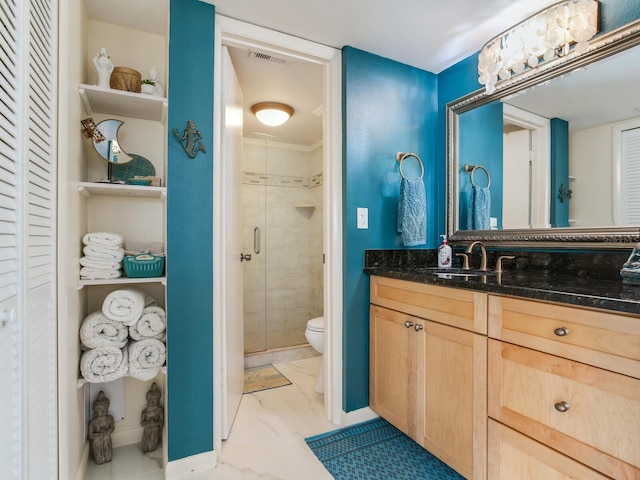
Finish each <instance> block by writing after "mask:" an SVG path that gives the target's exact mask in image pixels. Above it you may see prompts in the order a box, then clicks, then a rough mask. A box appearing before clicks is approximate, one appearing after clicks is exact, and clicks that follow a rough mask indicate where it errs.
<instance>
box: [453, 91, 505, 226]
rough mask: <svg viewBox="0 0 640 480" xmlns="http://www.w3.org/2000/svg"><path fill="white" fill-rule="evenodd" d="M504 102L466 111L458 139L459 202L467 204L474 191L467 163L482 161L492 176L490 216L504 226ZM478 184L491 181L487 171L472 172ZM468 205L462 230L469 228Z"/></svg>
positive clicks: (461, 212) (463, 210)
mask: <svg viewBox="0 0 640 480" xmlns="http://www.w3.org/2000/svg"><path fill="white" fill-rule="evenodd" d="M502 117H503V114H502V102H491V103H487V104H486V105H483V106H482V107H480V108H475V109H473V110H470V111H468V112H465V113H463V114H462V115H460V117H459V126H460V131H461V132H464V133H465V135H464V136H462V135H461V138H460V139H459V141H458V148H459V159H458V164H459V166H460V168H459V169H458V205H464V206H465V207H468V205H469V196H470V195H471V187H472V183H471V175H470V174H469V173H467V172H465V171H464V165H465V164H467V163H468V164H471V165H482V166H483V167H484V168H486V169H487V172H488V175H489V178H490V179H491V183H490V187H489V191H490V192H491V213H490V215H491V217H494V218H496V219H497V220H498V227H499V228H500V227H502V159H503V158H504V155H503V141H502V124H503V122H504V120H503V118H502ZM473 180H474V182H475V183H476V185H479V186H481V187H486V186H487V185H488V184H489V179H488V178H487V174H486V173H485V172H484V171H482V170H476V172H474V173H473ZM468 219H469V209H468V208H462V209H460V224H459V225H458V228H459V229H460V230H467V228H468V225H467V221H468Z"/></svg>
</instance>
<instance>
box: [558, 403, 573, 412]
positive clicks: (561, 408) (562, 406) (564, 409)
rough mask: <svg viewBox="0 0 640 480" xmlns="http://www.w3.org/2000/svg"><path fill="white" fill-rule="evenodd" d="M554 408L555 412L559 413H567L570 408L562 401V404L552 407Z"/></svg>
mask: <svg viewBox="0 0 640 480" xmlns="http://www.w3.org/2000/svg"><path fill="white" fill-rule="evenodd" d="M554 407H556V410H557V411H559V412H562V413H564V412H568V411H569V409H570V408H571V405H569V404H568V403H567V402H565V401H562V402H558V403H556V404H555V405H554Z"/></svg>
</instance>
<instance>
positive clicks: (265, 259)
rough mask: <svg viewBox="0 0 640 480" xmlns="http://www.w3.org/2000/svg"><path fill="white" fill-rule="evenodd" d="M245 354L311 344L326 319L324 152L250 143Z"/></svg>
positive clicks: (246, 149) (245, 192)
mask: <svg viewBox="0 0 640 480" xmlns="http://www.w3.org/2000/svg"><path fill="white" fill-rule="evenodd" d="M242 170H243V180H242V198H243V211H244V213H243V215H244V235H243V252H249V253H251V257H252V258H251V261H248V262H243V264H244V267H243V269H244V271H243V275H244V292H243V297H244V351H245V354H246V353H255V352H262V351H267V350H274V349H281V348H286V347H293V346H297V345H302V344H305V343H307V341H306V339H305V336H304V332H305V329H306V324H307V321H308V320H309V319H310V318H314V317H318V316H321V315H322V314H323V245H322V238H323V235H322V226H323V225H322V216H323V212H322V198H323V189H322V147H321V146H318V147H315V148H310V147H301V146H296V145H292V144H283V143H277V142H275V141H274V140H272V139H269V138H268V137H264V138H263V139H250V138H245V140H244V145H243V169H242Z"/></svg>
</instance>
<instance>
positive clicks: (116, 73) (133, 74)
mask: <svg viewBox="0 0 640 480" xmlns="http://www.w3.org/2000/svg"><path fill="white" fill-rule="evenodd" d="M141 82H142V75H141V74H140V72H138V71H137V70H134V69H133V68H127V67H114V69H113V72H112V73H111V80H110V82H109V85H111V88H115V89H116V90H124V91H125V92H135V93H140V85H141Z"/></svg>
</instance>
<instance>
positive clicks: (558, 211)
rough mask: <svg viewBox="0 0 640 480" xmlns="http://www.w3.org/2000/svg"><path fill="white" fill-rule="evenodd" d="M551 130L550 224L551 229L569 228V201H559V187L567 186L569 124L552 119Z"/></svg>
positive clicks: (558, 119) (559, 119)
mask: <svg viewBox="0 0 640 480" xmlns="http://www.w3.org/2000/svg"><path fill="white" fill-rule="evenodd" d="M549 127H550V130H551V135H550V137H551V140H550V142H551V188H550V190H551V191H550V195H551V199H550V206H551V208H550V210H551V213H550V216H549V217H550V222H551V226H552V227H569V226H570V225H569V201H568V200H564V201H561V200H560V195H559V193H560V186H561V185H564V188H566V189H568V188H569V187H570V185H569V123H568V122H567V121H566V120H562V119H561V118H552V119H551V120H550V122H549Z"/></svg>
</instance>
